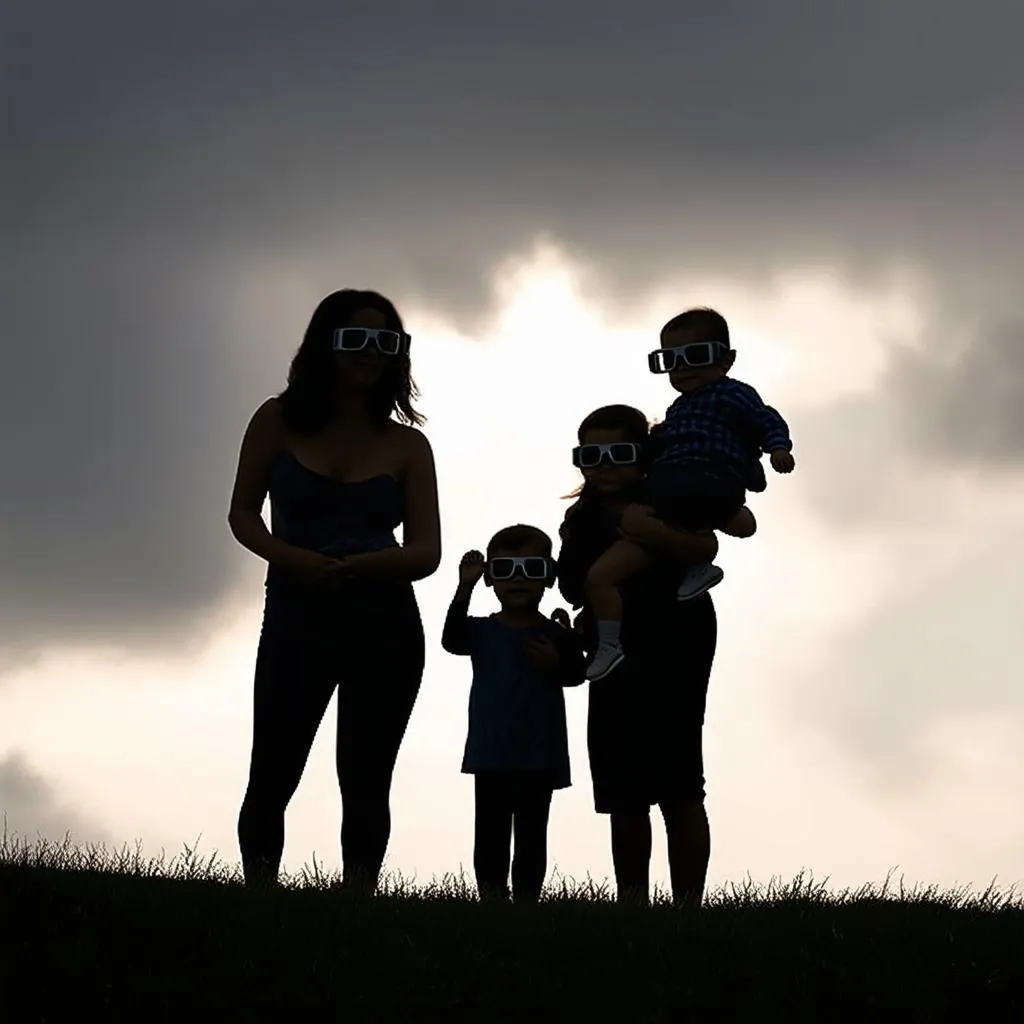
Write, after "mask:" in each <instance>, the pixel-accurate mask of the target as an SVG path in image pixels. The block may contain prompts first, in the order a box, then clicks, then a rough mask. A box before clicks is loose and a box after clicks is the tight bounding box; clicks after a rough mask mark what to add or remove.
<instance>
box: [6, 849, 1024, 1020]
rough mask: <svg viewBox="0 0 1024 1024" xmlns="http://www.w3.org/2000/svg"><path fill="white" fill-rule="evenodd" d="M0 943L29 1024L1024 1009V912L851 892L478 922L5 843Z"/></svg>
mask: <svg viewBox="0 0 1024 1024" xmlns="http://www.w3.org/2000/svg"><path fill="white" fill-rule="evenodd" d="M826 881H827V880H826ZM0 936H2V937H3V938H2V942H3V945H4V946H6V947H8V948H7V949H6V950H4V951H3V955H2V956H0V972H2V973H0V1018H3V1019H5V1020H9V1021H11V1022H12V1024H14V1022H18V1024H22V1022H36V1021H38V1022H43V1021H46V1022H59V1021H71V1020H74V1021H87V1020H91V1019H92V1018H93V1017H95V1018H96V1019H99V1020H103V1021H111V1020H128V1019H131V1020H132V1021H143V1022H150V1021H165V1020H167V1021H170V1020H176V1021H180V1020H183V1019H186V1018H187V1019H191V1020H206V1019H214V1018H219V1019H221V1020H224V1021H232V1022H233V1021H235V1020H243V1019H244V1020H253V1019H255V1020H263V1019H271V1018H276V1019H278V1020H281V1021H289V1020H292V1019H294V1020H296V1021H304V1020H313V1019H314V1018H319V1017H321V1016H326V1015H327V1014H330V1015H332V1016H336V1017H337V1018H338V1019H340V1020H344V1021H346V1022H352V1021H386V1020H395V1021H415V1022H421V1021H445V1022H449V1021H451V1022H455V1021H472V1022H480V1024H489V1022H492V1021H495V1022H497V1021H532V1020H536V1019H538V1018H539V1019H540V1020H547V1019H552V1018H554V1017H555V1015H556V1014H557V1015H558V1016H559V1017H560V1018H562V1019H563V1020H571V1021H576V1020H580V1021H587V1022H588V1024H592V1022H597V1021H615V1022H616V1024H634V1022H641V1021H680V1020H697V1021H703V1020H707V1021H716V1022H717V1021H732V1020H737V1021H739V1020H747V1019H749V1020H754V1019H757V1020H766V1019H772V1018H777V1019H780V1020H781V1019H783V1018H785V1019H787V1020H789V1021H793V1020H814V1021H834V1020H865V1019H868V1017H869V1015H870V1016H873V1017H875V1018H876V1019H877V1018H878V1017H881V1018H882V1019H884V1020H890V1019H891V1020H897V1019H902V1020H906V1021H914V1022H917V1021H921V1022H924V1021H944V1020H950V1021H952V1020H958V1021H963V1020H970V1021H972V1022H973V1021H986V1020H993V1021H995V1020H1000V1021H1004V1020H1010V1019H1015V1018H1016V1014H1017V1012H1018V1008H1024V999H1022V996H1021V993H1022V992H1024V903H1022V901H1021V899H1020V898H1019V897H1018V896H1016V895H1015V894H1014V893H1013V892H1012V891H1011V892H1008V893H1004V892H999V891H998V890H996V889H995V887H994V886H990V887H989V888H988V889H987V890H985V891H984V892H981V893H977V894H975V893H971V892H969V891H968V890H966V889H964V890H960V891H954V892H946V893H940V892H938V891H936V890H935V889H934V888H926V889H924V890H921V889H915V890H913V891H906V890H904V888H903V886H902V884H898V885H896V886H895V888H894V887H893V886H891V884H890V880H889V879H887V880H886V882H885V883H884V884H883V885H882V886H881V887H880V888H877V889H876V888H874V887H870V886H868V887H864V888H862V889H859V890H857V891H850V890H846V891H844V892H841V893H835V892H830V891H829V890H828V889H827V888H826V883H816V882H814V881H813V879H811V878H809V877H806V876H805V875H803V874H801V875H799V876H797V878H796V879H795V880H794V881H793V882H792V883H789V884H785V885H783V884H779V883H775V882H772V883H770V884H769V885H768V886H767V887H764V888H758V887H756V886H755V885H754V884H753V882H751V881H749V880H748V881H747V882H745V883H744V884H742V885H730V886H727V887H725V888H723V889H721V890H718V891H716V892H712V893H710V894H709V895H708V896H707V897H706V900H705V904H704V907H703V909H702V910H701V911H700V912H699V913H696V914H694V913H683V912H680V911H677V910H674V909H673V908H672V907H671V906H670V905H669V903H668V901H667V900H665V899H664V897H658V898H656V899H655V900H654V903H653V905H652V906H651V907H650V908H642V907H628V906H618V905H616V904H615V903H614V902H613V900H612V898H611V896H610V894H609V891H608V889H607V888H606V887H604V886H600V885H596V884H594V883H589V882H588V883H584V884H576V883H573V882H571V881H568V880H563V881H561V882H560V883H559V884H558V885H556V886H554V887H552V888H550V889H549V890H548V892H547V893H546V896H545V899H544V901H543V902H542V903H541V904H539V905H537V906H534V907H522V906H519V907H517V906H506V905H492V904H481V903H479V902H477V901H476V899H475V895H474V891H473V889H472V887H471V886H470V885H469V884H468V883H467V882H466V880H465V879H464V878H461V877H456V876H449V877H445V878H442V879H440V880H435V881H433V882H431V883H429V884H426V885H421V886H417V885H415V884H413V883H412V882H409V881H406V880H404V879H402V878H401V877H400V876H391V877H388V878H385V880H384V881H383V883H382V887H381V892H380V894H379V895H377V896H376V897H372V898H371V897H366V896H356V895H352V894H350V893H346V892H343V891H339V889H338V885H337V878H336V877H332V876H328V875H326V874H325V873H324V872H323V871H322V870H321V869H320V868H319V867H318V866H317V864H316V862H315V860H314V862H313V866H312V868H306V869H303V871H302V872H301V873H300V874H299V875H298V876H296V877H292V878H286V879H284V880H283V884H282V885H281V886H279V887H278V888H276V889H270V890H265V891H254V890H252V889H245V888H244V887H243V886H242V885H241V884H240V877H239V875H238V871H237V869H236V868H232V867H230V866H227V865H224V864H222V863H220V862H219V861H218V860H217V859H216V857H213V858H210V859H208V860H202V859H200V858H199V857H198V856H197V855H196V854H195V852H194V851H193V850H190V849H189V848H188V847H186V848H185V852H184V854H182V855H180V856H177V857H174V858H172V859H170V860H169V861H168V860H167V859H166V858H164V857H163V856H161V857H159V858H151V859H147V858H145V857H143V856H142V853H141V849H140V848H136V849H135V850H132V849H130V848H123V849H121V850H120V851H118V850H107V849H106V848H104V847H102V846H90V847H84V848H82V847H75V846H73V845H72V844H71V842H70V839H65V841H64V842H63V843H48V842H46V841H37V842H32V843H30V842H28V841H26V840H24V839H18V838H17V837H11V836H8V835H6V833H5V834H4V835H3V836H2V837H0ZM1007 1014H1009V1016H1008V1015H1007Z"/></svg>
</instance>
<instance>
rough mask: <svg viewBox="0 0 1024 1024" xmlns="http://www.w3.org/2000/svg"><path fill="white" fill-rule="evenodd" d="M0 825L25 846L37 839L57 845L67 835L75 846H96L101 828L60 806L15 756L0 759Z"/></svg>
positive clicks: (39, 778) (41, 780) (102, 838)
mask: <svg viewBox="0 0 1024 1024" xmlns="http://www.w3.org/2000/svg"><path fill="white" fill-rule="evenodd" d="M0 822H2V824H3V826H4V828H5V829H6V831H7V835H8V837H10V838H12V839H14V838H20V839H21V840H23V841H27V842H28V843H30V844H31V843H34V842H36V840H37V839H40V838H41V839H46V840H49V841H51V842H60V841H62V840H63V839H64V837H65V836H70V838H71V840H72V841H73V842H76V843H100V842H103V841H105V840H106V839H107V836H106V835H105V834H104V832H103V831H102V830H101V829H98V828H97V827H96V826H95V825H93V824H90V823H89V822H88V821H87V820H86V819H85V818H84V817H83V816H82V815H80V814H78V813H77V812H76V811H74V810H72V809H71V808H69V807H66V806H65V805H63V804H62V803H61V802H60V800H59V799H58V798H57V795H56V793H55V792H54V791H53V789H52V787H51V786H50V784H49V783H48V782H47V781H46V779H44V778H43V777H42V776H41V775H38V774H37V773H36V772H35V771H34V770H33V769H32V768H31V766H30V765H29V764H28V763H27V762H26V761H25V759H24V758H23V757H21V756H20V755H19V754H17V753H15V754H9V755H8V756H7V757H5V758H3V759H2V760H0Z"/></svg>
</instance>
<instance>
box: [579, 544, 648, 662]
mask: <svg viewBox="0 0 1024 1024" xmlns="http://www.w3.org/2000/svg"><path fill="white" fill-rule="evenodd" d="M649 564H650V558H649V556H648V554H647V552H646V551H644V550H643V548H641V547H638V546H637V545H636V544H633V543H632V542H631V541H628V540H617V541H616V542H615V543H614V544H612V546H611V547H610V548H608V550H607V551H605V553H604V554H603V555H601V557H600V558H599V559H598V560H597V561H596V562H594V564H593V565H592V566H591V567H590V571H589V572H588V573H587V578H586V580H585V582H584V593H585V594H586V601H587V605H588V606H589V608H590V611H591V614H592V615H593V616H594V618H595V619H596V620H597V650H596V651H595V652H594V657H593V659H592V660H591V662H590V665H589V666H588V667H587V679H588V680H590V682H596V681H597V680H598V679H603V678H604V677H605V676H606V675H608V674H609V673H610V672H611V671H612V669H614V668H615V667H616V666H617V665H618V664H619V662H621V661H622V656H623V655H622V645H621V643H620V642H619V633H620V630H621V627H622V595H621V594H620V593H619V586H618V585H619V584H620V583H621V582H623V581H624V580H625V579H626V578H627V577H629V576H632V575H633V574H634V573H637V572H640V571H642V570H643V569H645V568H646V567H647V566H648V565H649Z"/></svg>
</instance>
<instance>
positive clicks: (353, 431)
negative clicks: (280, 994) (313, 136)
mask: <svg viewBox="0 0 1024 1024" xmlns="http://www.w3.org/2000/svg"><path fill="white" fill-rule="evenodd" d="M409 343H410V339H409V335H408V334H406V332H405V329H404V327H403V325H402V321H401V319H400V317H399V315H398V312H397V311H396V309H395V307H394V306H393V305H392V304H391V303H390V302H389V301H388V300H387V299H385V298H384V297H383V296H381V295H378V294H377V293H376V292H369V291H355V290H350V289H346V290H344V291H338V292H334V293H333V294H331V295H328V296H327V298H325V299H324V300H323V301H322V302H321V303H320V305H319V306H318V307H317V309H316V311H315V312H314V313H313V317H312V319H311V320H310V322H309V326H308V327H307V329H306V334H305V337H304V338H303V339H302V344H301V345H300V347H299V350H298V352H297V353H296V355H295V358H294V360H293V361H292V365H291V370H290V372H289V374H288V386H287V388H286V389H285V390H284V391H283V392H282V393H281V394H280V395H278V396H277V397H276V398H271V399H268V400H267V401H266V402H264V403H263V405H261V406H260V407H259V409H257V410H256V413H255V414H254V415H253V417H252V420H251V421H250V423H249V426H248V428H247V430H246V432H245V436H244V438H243V440H242V447H241V453H240V455H239V461H238V472H237V476H236V480H235V487H234V493H233V495H232V499H231V511H230V514H229V522H230V525H231V531H232V533H233V534H234V536H235V537H236V538H237V540H238V541H239V543H241V544H242V545H243V546H244V547H246V548H248V549H249V550H250V551H252V552H253V553H254V554H256V555H258V556H259V557H260V558H263V559H265V560H266V561H267V562H268V563H269V565H268V569H267V577H266V603H265V608H264V618H263V628H262V632H261V635H260V641H259V650H258V653H257V658H256V674H255V687H254V690H255V692H254V702H253V738H252V758H251V762H250V767H249V784H248V788H247V789H246V793H245V800H244V802H243V804H242V809H241V813H240V815H239V819H238V839H239V845H240V846H241V852H242V865H243V869H244V872H245V878H246V881H247V882H250V883H251V882H254V881H270V880H275V879H276V878H277V873H278V870H279V867H280V863H281V853H282V850H283V848H284V815H285V808H286V807H287V806H288V802H289V801H290V800H291V798H292V795H293V794H294V793H295V790H296V788H297V787H298V784H299V779H300V778H301V776H302V771H303V769H304V767H305V764H306V758H307V757H308V755H309V751H310V747H311V746H312V743H313V738H314V736H315V734H316V731H317V727H318V726H319V724H320V720H321V719H322V717H323V714H324V711H325V710H326V708H327V704H328V702H329V701H330V698H331V695H332V694H333V693H334V690H335V688H337V690H338V732H337V770H338V784H339V786H340V788H341V798H342V827H341V850H342V861H343V865H344V871H343V882H344V883H345V884H346V885H351V884H353V883H358V884H359V885H360V887H366V888H368V889H373V888H375V887H376V884H377V880H378V877H379V874H380V869H381V865H382V863H383V860H384V854H385V852H386V850H387V845H388V839H389V836H390V831H391V813H390V804H389V800H390V790H391V778H392V773H393V771H394V766H395V760H396V758H397V755H398V749H399V746H400V744H401V741H402V738H403V736H404V734H405V729H406V725H407V724H408V721H409V716H410V714H411V712H412V708H413V704H414V703H415V700H416V696H417V693H418V692H419V687H420V680H421V677H422V674H423V660H424V641H423V627H422V624H421V621H420V613H419V607H418V605H417V602H416V597H415V595H414V593H413V588H412V581H413V580H419V579H423V578H424V577H426V576H429V575H431V574H432V573H433V572H434V571H435V570H436V569H437V566H438V563H439V562H440V557H441V541H440V529H439V524H438V503H437V484H436V478H435V472H434V460H433V453H432V451H431V448H430V444H429V442H428V441H427V439H426V438H425V437H424V435H423V434H422V433H420V431H419V430H417V429H416V428H415V426H413V424H416V425H418V424H420V423H422V422H423V419H422V417H421V416H420V415H419V414H418V413H416V412H415V411H414V409H413V407H412V399H413V398H414V397H415V396H416V390H415V384H414V383H413V381H412V377H411V375H410V364H409ZM268 494H269V496H270V505H271V530H268V529H267V526H266V524H265V522H264V520H263V517H262V509H263V504H264V501H265V499H266V497H267V495H268ZM400 524H403V543H402V544H401V545H399V544H398V542H397V540H396V538H395V530H396V529H397V528H398V526H399V525H400Z"/></svg>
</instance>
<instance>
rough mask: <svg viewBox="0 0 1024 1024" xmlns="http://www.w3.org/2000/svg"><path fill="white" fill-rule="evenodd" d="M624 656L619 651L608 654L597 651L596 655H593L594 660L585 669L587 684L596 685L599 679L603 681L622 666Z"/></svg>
mask: <svg viewBox="0 0 1024 1024" xmlns="http://www.w3.org/2000/svg"><path fill="white" fill-rule="evenodd" d="M624 657H625V655H624V654H623V653H622V651H621V650H619V651H617V652H615V653H610V652H605V653H603V652H602V651H601V650H598V652H597V654H595V655H594V660H593V661H592V662H591V663H590V665H589V666H588V667H587V682H588V683H596V682H597V681H598V680H599V679H604V678H605V676H609V675H611V674H612V672H614V671H615V669H617V668H618V667H619V665H621V664H622V660H623V658H624Z"/></svg>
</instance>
